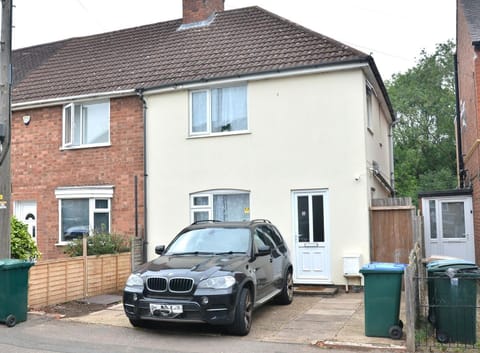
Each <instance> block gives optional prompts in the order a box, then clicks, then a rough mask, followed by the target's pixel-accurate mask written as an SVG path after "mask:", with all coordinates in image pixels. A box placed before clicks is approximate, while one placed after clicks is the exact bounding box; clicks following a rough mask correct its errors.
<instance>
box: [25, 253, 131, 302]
mask: <svg viewBox="0 0 480 353" xmlns="http://www.w3.org/2000/svg"><path fill="white" fill-rule="evenodd" d="M131 268H132V254H131V253H130V252H128V253H122V254H112V255H100V256H96V255H93V256H79V257H73V258H67V259H60V260H48V261H41V262H38V263H36V264H35V266H33V267H32V268H30V277H29V288H28V305H29V307H41V306H45V305H52V304H58V303H64V302H67V301H71V300H76V299H82V298H86V297H90V296H94V295H100V294H106V293H113V292H118V291H120V290H122V289H123V287H124V285H125V281H126V280H127V278H128V276H129V275H130V272H131Z"/></svg>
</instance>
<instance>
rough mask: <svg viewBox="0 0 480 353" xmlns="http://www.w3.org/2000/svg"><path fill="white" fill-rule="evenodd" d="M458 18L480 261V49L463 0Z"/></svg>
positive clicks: (465, 147)
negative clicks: (469, 29) (469, 25)
mask: <svg viewBox="0 0 480 353" xmlns="http://www.w3.org/2000/svg"><path fill="white" fill-rule="evenodd" d="M458 6H459V11H458V18H457V61H458V81H459V87H458V95H459V103H460V109H462V105H463V107H464V118H465V125H464V124H463V122H462V124H461V125H462V152H463V155H464V156H465V159H464V162H465V169H466V170H467V178H466V181H465V185H466V186H467V187H468V186H471V187H473V217H474V233H475V234H476V236H475V256H476V262H477V263H480V241H479V240H478V236H479V235H480V181H479V178H480V145H479V144H477V142H476V141H477V139H479V138H480V129H479V127H480V124H479V120H478V118H479V117H480V111H479V109H480V104H479V102H480V92H479V90H478V89H477V87H478V85H479V84H480V81H479V80H480V61H479V59H478V57H479V56H480V52H478V51H477V52H476V51H475V49H474V47H473V46H472V39H471V37H470V34H469V31H468V26H467V23H466V20H465V17H464V16H463V8H462V6H461V1H459V2H458Z"/></svg>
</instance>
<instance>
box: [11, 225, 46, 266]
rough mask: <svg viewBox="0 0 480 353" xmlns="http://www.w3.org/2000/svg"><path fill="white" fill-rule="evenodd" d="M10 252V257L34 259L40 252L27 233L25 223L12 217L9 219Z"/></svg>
mask: <svg viewBox="0 0 480 353" xmlns="http://www.w3.org/2000/svg"><path fill="white" fill-rule="evenodd" d="M10 227H11V232H10V252H11V257H12V259H21V260H36V259H38V258H39V257H40V256H41V254H40V251H38V248H37V244H35V242H34V241H33V239H32V237H31V236H30V234H29V233H28V228H27V225H26V224H24V223H22V222H20V221H19V220H18V219H16V218H15V216H14V217H12V218H11V219H10Z"/></svg>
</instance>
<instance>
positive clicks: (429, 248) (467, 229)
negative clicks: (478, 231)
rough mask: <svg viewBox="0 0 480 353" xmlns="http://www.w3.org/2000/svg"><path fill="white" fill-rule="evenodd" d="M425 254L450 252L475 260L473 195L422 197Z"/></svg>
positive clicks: (442, 254)
mask: <svg viewBox="0 0 480 353" xmlns="http://www.w3.org/2000/svg"><path fill="white" fill-rule="evenodd" d="M422 208H423V210H424V229H425V255H426V256H427V258H428V257H430V256H432V255H440V256H452V257H456V258H460V259H464V260H467V261H471V262H473V263H475V246H474V234H473V214H472V213H473V212H472V198H471V197H470V196H451V197H450V196H449V197H436V198H424V199H422Z"/></svg>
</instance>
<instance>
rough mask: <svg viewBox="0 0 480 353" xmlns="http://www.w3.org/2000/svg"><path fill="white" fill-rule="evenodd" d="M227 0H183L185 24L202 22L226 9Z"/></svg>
mask: <svg viewBox="0 0 480 353" xmlns="http://www.w3.org/2000/svg"><path fill="white" fill-rule="evenodd" d="M224 1H225V0H183V24H189V23H196V22H202V21H205V20H207V19H208V18H209V17H210V16H211V15H213V14H214V13H215V12H220V11H223V10H224V4H223V3H224Z"/></svg>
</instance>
